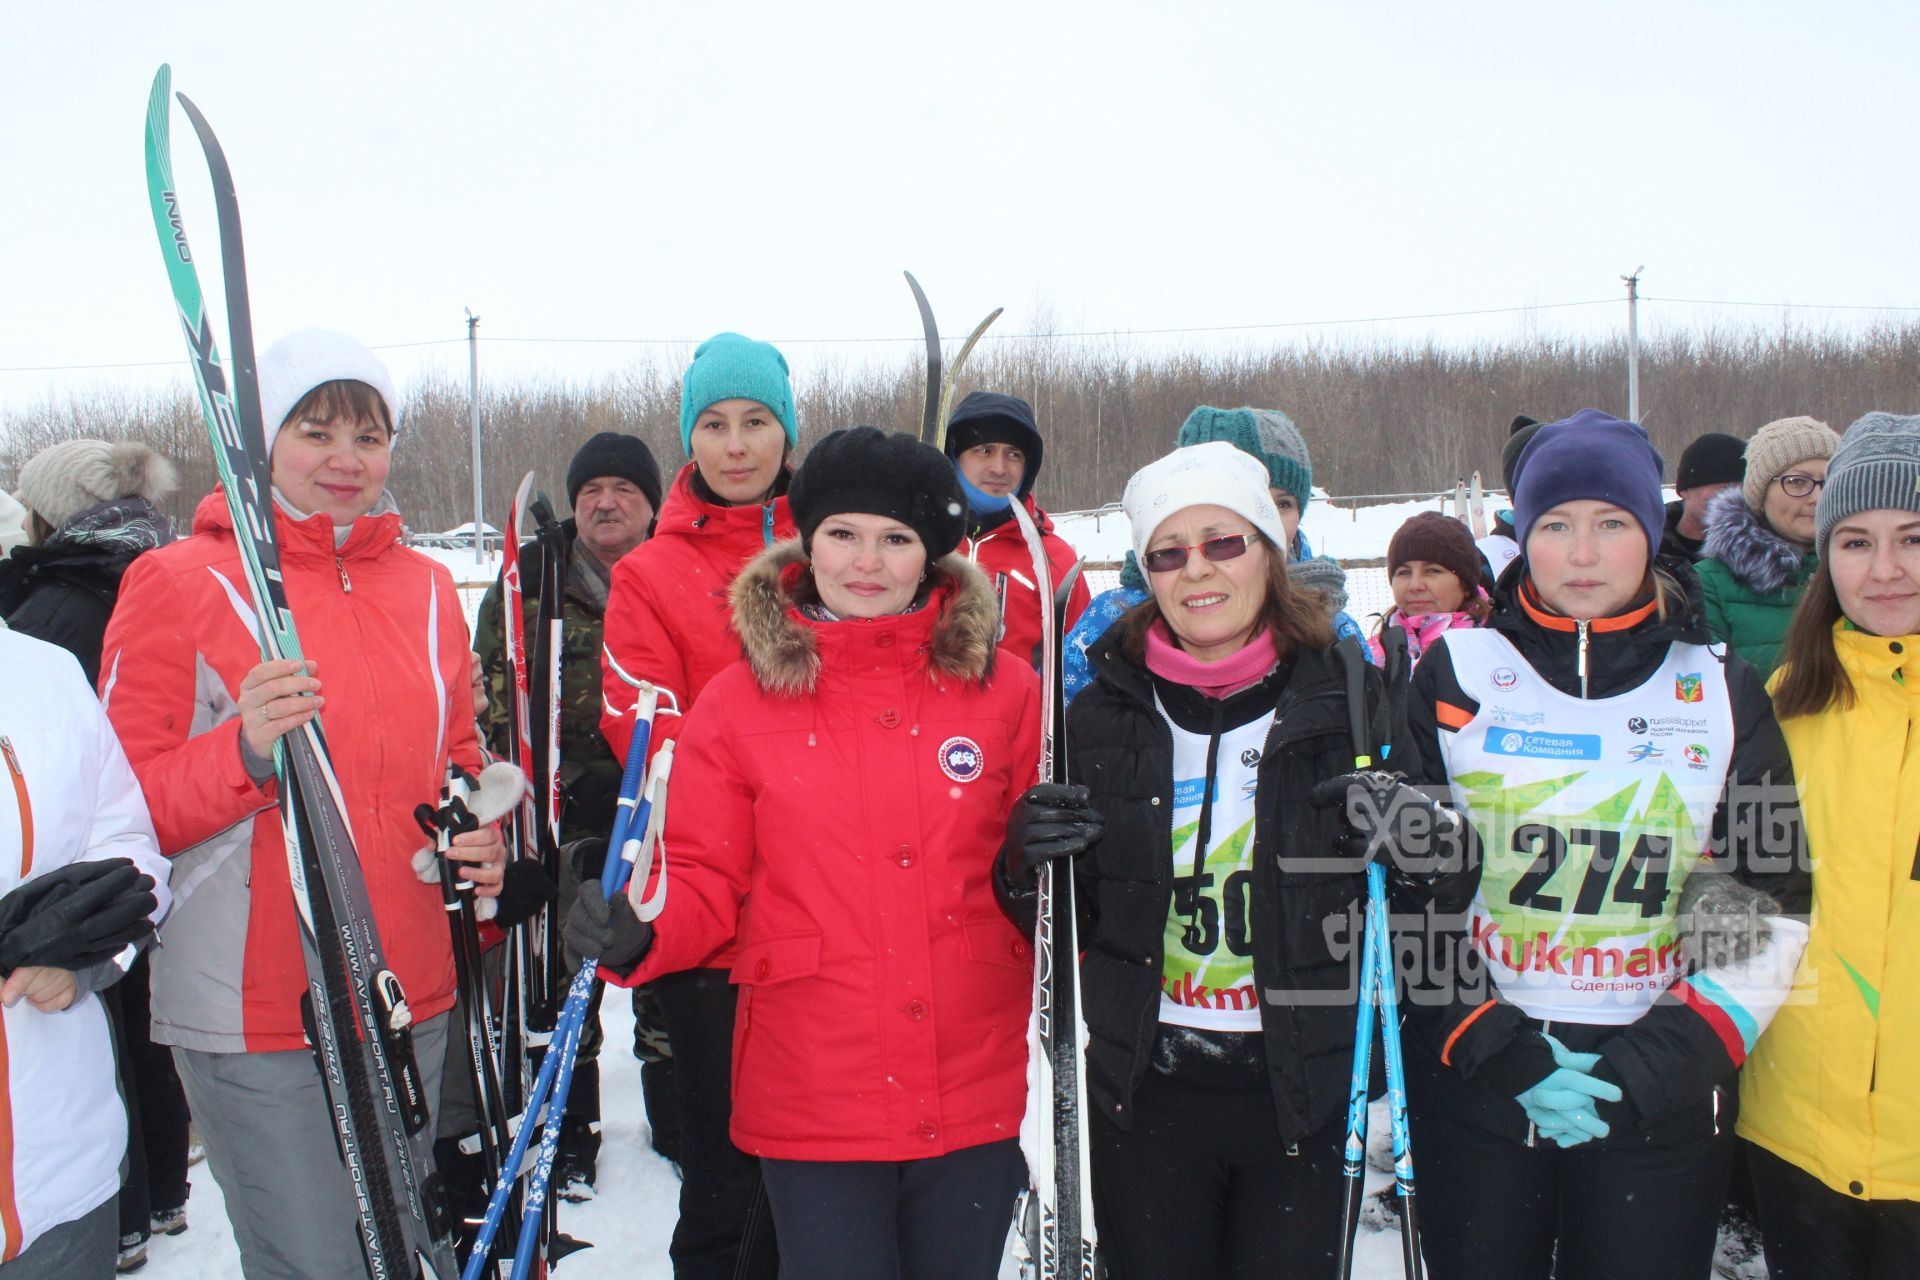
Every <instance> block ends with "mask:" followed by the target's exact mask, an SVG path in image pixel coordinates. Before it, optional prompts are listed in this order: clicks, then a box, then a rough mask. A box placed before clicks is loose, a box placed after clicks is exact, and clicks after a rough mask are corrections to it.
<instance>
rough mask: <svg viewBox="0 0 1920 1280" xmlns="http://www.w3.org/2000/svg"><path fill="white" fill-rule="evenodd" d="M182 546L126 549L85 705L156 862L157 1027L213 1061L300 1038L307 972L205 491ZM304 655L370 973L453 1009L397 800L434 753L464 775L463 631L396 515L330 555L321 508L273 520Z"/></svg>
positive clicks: (248, 642) (444, 582) (436, 572)
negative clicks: (247, 749) (96, 699)
mask: <svg viewBox="0 0 1920 1280" xmlns="http://www.w3.org/2000/svg"><path fill="white" fill-rule="evenodd" d="M193 528H194V536H193V537H191V538H186V539H184V540H182V541H180V542H175V543H172V544H171V545H169V546H165V547H162V548H160V549H159V550H157V551H150V552H148V553H147V554H146V555H143V556H141V557H140V558H139V559H138V560H136V561H134V563H133V566H132V567H131V568H130V569H128V570H127V575H126V577H125V578H124V579H123V580H122V581H121V586H120V599H119V602H118V603H117V604H116V605H115V606H114V611H113V619H112V621H111V622H109V623H108V624H107V635H106V643H105V646H104V648H103V650H102V654H101V662H100V696H101V699H102V700H103V701H104V702H105V703H106V706H107V714H108V717H109V718H110V719H111V720H112V721H113V727H114V730H115V732H117V733H118V734H119V736H120V742H121V744H122V745H123V746H124V747H125V748H126V753H127V759H128V760H129V761H130V762H131V763H132V765H133V771H134V774H135V775H136V776H137V777H138V778H139V779H140V787H141V789H142V790H143V791H145V792H146V796H147V805H148V807H149V809H150V810H151V811H152V814H153V825H154V830H155V831H156V832H157V833H158V834H159V837H160V849H161V852H163V853H165V854H167V855H168V856H170V857H171V858H172V859H173V888H174V908H173V913H172V914H171V915H170V916H168V917H167V922H166V924H165V926H164V927H163V928H162V929H161V931H160V945H159V946H157V947H155V948H154V950H153V1038H154V1039H155V1040H157V1041H160V1042H161V1043H163V1044H174V1045H180V1046H183V1047H185V1048H189V1049H201V1050H205V1051H208V1052H212V1053H240V1052H247V1053H269V1052H275V1051H279V1050H286V1049H301V1048H304V1047H305V1046H306V1034H305V1032H304V1031H303V1030H302V1029H301V1023H300V996H301V995H302V993H303V992H305V990H306V987H307V979H306V966H305V964H304V963H303V962H302V960H301V957H300V941H299V934H298V932H297V927H296V924H295V921H294V906H293V891H292V888H291V885H290V883H289V881H288V878H287V854H286V845H285V843H284V840H283V838H282V835H281V829H280V815H279V811H278V809H277V808H276V807H275V804H276V801H275V796H276V794H277V784H276V783H275V782H274V781H273V780H272V779H269V780H268V781H267V782H266V784H265V785H264V786H260V785H256V784H255V783H254V782H253V781H252V780H251V779H250V778H248V777H247V774H246V769H245V767H244V766H243V765H242V764H241V761H240V743H239V738H240V721H239V719H238V716H237V712H238V706H237V699H238V697H239V692H240V681H241V680H242V678H244V677H245V675H246V673H247V672H248V671H250V670H252V669H253V668H254V667H255V666H256V665H258V664H259V662H260V642H259V640H258V639H257V638H256V637H257V632H256V629H255V624H254V611H253V601H252V597H251V596H250V595H249V594H248V592H247V579H246V573H245V571H244V570H243V569H242V568H241V565H240V552H239V548H238V547H237V546H236V545H235V544H234V538H233V523H232V520H231V518H230V517H229V516H228V514H227V504H226V499H225V497H224V496H223V495H222V494H221V493H220V491H219V490H217V489H216V490H215V491H214V492H213V493H212V494H211V495H209V496H208V497H207V498H205V499H204V500H202V501H201V503H200V507H199V509H198V510H197V511H196V512H195V513H194V526H193ZM274 528H275V531H276V533H277V534H278V536H279V539H280V546H281V571H282V573H283V575H284V577H285V580H286V587H287V602H288V604H289V605H290V606H291V607H292V609H293V616H294V623H295V626H296V628H297V629H298V631H299V635H300V646H301V649H302V650H303V652H304V653H305V654H306V656H307V657H309V658H312V659H313V660H314V661H315V662H316V663H318V664H319V672H318V675H319V679H320V681H321V685H322V688H321V692H322V694H324V695H325V697H326V700H327V705H326V709H325V710H324V711H322V712H321V713H320V722H321V725H322V727H323V729H324V731H325V733H326V738H327V747H328V750H329V753H330V755H331V756H332V759H333V765H334V771H335V773H336V774H337V775H338V777H339V780H340V790H341V794H342V795H343V796H344V797H345V798H346V808H347V813H346V817H347V823H348V825H349V826H350V827H351V828H352V830H353V836H354V842H355V848H356V851H357V852H358V853H359V856H360V866H361V870H362V871H363V873H364V874H365V876H366V881H367V892H368V895H369V897H370V898H371V900H372V904H373V914H374V921H375V924H376V925H377V926H378V928H379V930H380V940H381V942H382V944H383V945H384V946H385V948H386V953H387V963H388V966H389V967H390V968H391V969H392V970H393V971H394V973H395V974H396V975H398V976H399V978H400V981H401V983H402V984H403V985H404V986H405V987H406V992H407V1000H408V1003H409V1004H411V1005H412V1007H413V1015H414V1018H415V1019H416V1020H417V1021H418V1020H424V1019H427V1018H431V1017H433V1016H435V1015H436V1014H440V1013H444V1012H446V1011H447V1010H448V1009H449V1008H451V1007H452V1005H453V950H452V946H451V943H450V942H449V938H448V932H447V921H446V913H445V910H444V909H443V907H442V906H441V902H440V890H439V888H438V886H436V885H427V884H422V883H421V882H420V881H419V880H418V879H417V878H416V877H415V876H414V874H413V870H412V868H411V866H410V865H409V859H410V858H411V857H412V855H413V852H414V850H416V849H418V848H419V847H420V829H419V827H418V826H416V825H415V824H414V819H413V808H414V806H415V805H417V804H419V803H420V802H421V801H423V800H428V801H431V800H433V799H434V798H435V797H436V796H438V795H439V794H440V784H441V781H442V780H443V779H444V777H445V775H446V763H447V759H448V757H449V756H451V757H452V758H453V759H455V760H457V761H459V763H460V764H461V766H462V767H463V768H466V769H469V770H477V769H478V768H479V765H480V748H479V743H478V742H477V741H476V739H475V737H474V727H473V706H472V703H471V701H470V700H469V699H468V695H467V690H468V682H469V680H470V678H471V673H470V670H469V665H468V664H469V662H470V658H469V657H468V650H467V627H466V622H465V619H464V616H463V614H462V612H461V609H460V599H459V596H458V595H456V594H455V592H454V586H453V577H452V575H451V574H449V573H448V572H447V570H446V568H445V567H444V566H441V565H439V564H436V563H435V562H433V561H432V560H429V559H428V558H427V557H425V556H423V555H420V554H419V553H417V552H413V551H409V550H407V549H406V548H405V547H403V546H401V545H400V543H399V537H400V531H401V526H400V517H399V516H398V515H395V514H386V515H375V516H363V517H361V518H360V519H359V520H358V521H356V522H355V524H354V526H353V531H352V533H351V534H350V535H349V536H348V538H347V540H346V543H345V544H344V545H342V546H341V547H339V548H338V549H337V550H336V548H335V547H334V541H333V525H332V523H331V522H330V521H329V520H328V519H327V517H326V516H324V515H318V516H312V517H309V518H308V519H305V520H294V519H291V518H289V517H288V516H287V515H286V514H285V513H284V512H281V511H276V512H275V513H274Z"/></svg>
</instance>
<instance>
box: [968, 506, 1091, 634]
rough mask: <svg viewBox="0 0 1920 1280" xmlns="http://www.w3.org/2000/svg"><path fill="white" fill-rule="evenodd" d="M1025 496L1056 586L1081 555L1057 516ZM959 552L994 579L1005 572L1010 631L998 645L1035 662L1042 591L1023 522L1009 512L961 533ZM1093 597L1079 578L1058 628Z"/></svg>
mask: <svg viewBox="0 0 1920 1280" xmlns="http://www.w3.org/2000/svg"><path fill="white" fill-rule="evenodd" d="M1023 501H1025V503H1026V505H1027V512H1028V514H1030V515H1031V516H1032V517H1033V523H1034V526H1035V527H1036V528H1038V529H1039V530H1040V541H1041V545H1043V546H1044V547H1045V548H1046V550H1047V563H1048V564H1049V565H1050V566H1051V568H1052V578H1053V582H1054V585H1055V586H1056V587H1057V586H1058V585H1059V583H1060V579H1061V578H1063V577H1065V576H1066V573H1067V570H1069V569H1071V568H1073V565H1074V561H1076V560H1078V559H1079V558H1080V555H1079V553H1078V552H1076V551H1075V550H1074V549H1073V548H1072V547H1071V546H1069V545H1068V544H1067V540H1066V539H1065V538H1062V537H1061V536H1060V535H1059V534H1057V533H1055V532H1054V531H1053V520H1052V519H1051V518H1050V517H1049V516H1048V515H1047V513H1046V512H1044V511H1042V510H1041V509H1040V508H1039V507H1037V506H1035V505H1034V502H1033V498H1032V496H1031V495H1029V496H1028V497H1026V498H1025V499H1023ZM960 554H961V555H963V556H965V557H967V559H969V560H971V561H973V562H974V563H975V564H977V565H979V566H980V569H981V571H982V572H983V573H985V574H986V575H987V581H988V582H990V583H991V582H995V581H996V579H997V578H998V576H999V575H1001V574H1005V575H1006V580H1007V588H1006V591H1007V594H1006V618H1005V622H1006V632H1005V634H1003V635H1002V636H1001V637H1000V647H1001V648H1003V649H1011V650H1013V652H1015V653H1017V654H1019V655H1020V659H1021V661H1023V662H1025V663H1027V664H1028V665H1029V666H1032V665H1036V656H1035V655H1037V654H1038V653H1039V651H1040V593H1039V591H1038V589H1037V588H1036V587H1035V586H1034V581H1033V556H1032V555H1031V554H1029V553H1028V551H1027V543H1026V539H1024V538H1022V537H1021V536H1020V526H1019V524H1018V523H1017V522H1016V521H1015V520H1014V519H1013V517H1012V515H1008V516H1007V518H1006V519H1005V520H1004V521H1002V522H1001V523H1000V524H997V525H995V526H994V527H993V528H991V529H988V530H985V531H984V532H983V531H981V530H978V529H976V530H974V531H973V536H972V537H970V538H963V539H961V541H960ZM1091 599H1092V596H1091V595H1089V594H1088V591H1087V580H1086V579H1085V578H1080V579H1078V580H1077V581H1075V582H1074V584H1073V593H1072V594H1071V595H1070V596H1069V597H1068V598H1067V620H1066V622H1065V624H1064V625H1063V626H1062V627H1061V628H1060V630H1061V633H1062V634H1065V633H1066V631H1067V629H1068V628H1070V627H1072V626H1073V624H1074V623H1076V622H1078V621H1079V620H1080V615H1081V614H1083V613H1085V612H1086V611H1087V602H1088V601H1089V600H1091Z"/></svg>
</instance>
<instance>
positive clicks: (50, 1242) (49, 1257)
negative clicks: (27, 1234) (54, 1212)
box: [0, 1200, 120, 1280]
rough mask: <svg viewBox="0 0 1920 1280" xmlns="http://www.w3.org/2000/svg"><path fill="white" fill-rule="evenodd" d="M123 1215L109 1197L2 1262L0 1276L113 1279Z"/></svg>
mask: <svg viewBox="0 0 1920 1280" xmlns="http://www.w3.org/2000/svg"><path fill="white" fill-rule="evenodd" d="M119 1219H120V1214H119V1210H118V1209H116V1208H115V1207H114V1203H113V1201H112V1200H108V1201H107V1202H106V1203H105V1204H103V1205H101V1206H100V1207H99V1208H98V1209H93V1210H90V1211H88V1212H87V1213H84V1214H82V1215H80V1216H79V1217H78V1218H75V1219H74V1220H73V1221H72V1222H63V1223H61V1224H60V1225H59V1226H57V1227H54V1228H53V1229H52V1230H50V1231H48V1232H46V1233H45V1234H43V1235H42V1236H41V1237H40V1238H39V1239H38V1240H35V1241H34V1242H33V1243H32V1244H30V1245H28V1246H27V1247H26V1248H25V1249H24V1250H22V1251H21V1253H20V1256H19V1257H17V1258H15V1259H14V1260H13V1261H12V1262H0V1280H113V1264H114V1261H115V1260H116V1259H117V1258H118V1256H119V1253H120V1242H119V1239H118V1236H117V1234H116V1233H117V1230H118V1228H117V1226H116V1224H117V1223H118V1222H119Z"/></svg>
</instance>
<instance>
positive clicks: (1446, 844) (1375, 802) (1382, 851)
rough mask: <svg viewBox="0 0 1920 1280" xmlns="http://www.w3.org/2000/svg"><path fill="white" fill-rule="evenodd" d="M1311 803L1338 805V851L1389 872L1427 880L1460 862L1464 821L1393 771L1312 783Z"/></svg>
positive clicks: (1420, 881) (1408, 880) (1372, 771)
mask: <svg viewBox="0 0 1920 1280" xmlns="http://www.w3.org/2000/svg"><path fill="white" fill-rule="evenodd" d="M1307 800H1308V803H1310V804H1312V805H1313V807H1314V808H1316V809H1331V808H1334V807H1336V806H1338V807H1339V808H1340V820H1341V823H1342V824H1343V825H1344V826H1345V827H1346V829H1347V833H1348V834H1347V837H1346V838H1345V839H1344V840H1343V841H1342V842H1341V844H1342V847H1341V850H1340V851H1341V852H1342V853H1344V854H1345V855H1346V856H1348V857H1353V858H1364V859H1365V860H1367V861H1368V862H1379V863H1380V864H1381V865H1382V866H1384V867H1386V868H1387V871H1388V873H1389V874H1390V875H1392V876H1394V878H1396V879H1398V880H1401V881H1403V882H1406V883H1410V884H1431V883H1432V882H1433V881H1434V880H1436V879H1438V878H1439V877H1440V876H1442V875H1445V874H1447V873H1448V872H1451V871H1457V870H1460V869H1461V868H1462V866H1463V865H1464V862H1463V855H1464V851H1465V847H1466V845H1465V836H1466V834H1467V830H1468V828H1467V824H1466V821H1465V820H1464V819H1463V818H1461V817H1460V815H1459V814H1457V813H1455V812H1454V811H1453V810H1452V809H1449V808H1447V807H1446V806H1445V805H1442V804H1439V803H1437V802H1436V801H1434V800H1433V799H1432V798H1431V797H1430V796H1428V795H1427V794H1426V793H1425V792H1423V791H1421V790H1420V789H1419V788H1418V787H1416V786H1414V785H1413V784H1411V783H1409V782H1407V781H1406V780H1405V779H1404V778H1403V777H1401V775H1399V774H1397V773H1387V772H1384V771H1382V770H1379V769H1367V770H1364V771H1361V772H1358V773H1343V774H1340V775H1339V776H1337V777H1332V778H1326V779H1323V780H1322V781H1320V782H1318V783H1315V784H1314V788H1313V791H1312V792H1311V793H1310V794H1309V795H1308V797H1307Z"/></svg>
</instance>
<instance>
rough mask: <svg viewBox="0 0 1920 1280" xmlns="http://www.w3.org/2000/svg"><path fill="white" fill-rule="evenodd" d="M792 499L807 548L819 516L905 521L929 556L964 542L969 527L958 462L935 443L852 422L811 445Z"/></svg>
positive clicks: (791, 492) (937, 555)
mask: <svg viewBox="0 0 1920 1280" xmlns="http://www.w3.org/2000/svg"><path fill="white" fill-rule="evenodd" d="M787 503H788V505H789V506H790V507H792V509H793V521H794V523H795V524H797V525H798V526H799V527H800V538H801V542H802V543H803V544H804V545H806V546H808V547H811V546H812V544H813V533H814V530H816V529H818V528H819V527H820V522H821V521H822V520H825V519H826V518H827V517H828V516H833V515H839V514H841V513H843V512H848V511H858V512H862V513H865V514H867V515H876V516H886V517H888V518H889V519H893V520H898V521H899V522H900V523H902V524H904V525H907V526H908V527H909V528H911V529H912V530H913V531H914V532H915V533H917V534H919V535H920V541H921V542H922V543H923V544H925V546H926V548H927V559H928V560H930V561H932V560H938V559H939V558H940V557H941V556H944V555H946V554H947V553H948V552H949V551H952V550H953V549H954V548H955V547H957V546H959V545H960V537H961V535H962V534H963V533H964V532H965V524H964V521H965V516H966V510H967V507H966V499H965V498H964V497H963V496H962V494H961V491H960V478H959V476H958V475H957V474H955V472H954V469H953V463H951V462H949V461H948V460H947V457H946V455H945V454H943V453H941V452H940V451H939V450H938V449H936V448H934V447H933V446H932V445H926V444H921V443H920V442H919V441H918V440H916V439H914V438H913V437H912V436H910V435H905V434H902V433H900V432H892V433H888V432H885V431H882V430H880V428H878V427H848V428H846V429H845V430H842V431H836V432H834V433H833V434H831V435H829V436H828V437H827V438H826V439H824V440H822V441H820V443H818V444H816V445H814V446H813V448H811V449H809V450H808V451H807V456H806V459H805V460H804V461H803V462H801V464H800V469H799V470H798V471H796V472H795V473H794V476H793V484H792V486H791V487H790V488H789V489H788V490H787Z"/></svg>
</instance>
